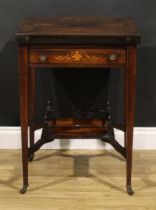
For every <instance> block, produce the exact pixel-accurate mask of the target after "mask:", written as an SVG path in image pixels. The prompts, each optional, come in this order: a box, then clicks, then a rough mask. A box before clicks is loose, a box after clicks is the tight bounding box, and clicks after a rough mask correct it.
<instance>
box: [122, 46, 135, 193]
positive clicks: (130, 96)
mask: <svg viewBox="0 0 156 210" xmlns="http://www.w3.org/2000/svg"><path fill="white" fill-rule="evenodd" d="M135 74H136V48H135V47H133V46H130V47H128V48H127V68H126V78H125V79H126V83H125V84H126V87H125V88H126V90H125V91H126V98H125V100H126V101H125V102H126V103H125V104H126V116H125V118H126V131H125V143H126V157H127V162H126V165H127V166H126V168H127V176H126V177H127V182H126V187H127V192H128V194H129V195H132V194H133V190H132V186H131V174H132V150H133V126H134V104H135Z"/></svg>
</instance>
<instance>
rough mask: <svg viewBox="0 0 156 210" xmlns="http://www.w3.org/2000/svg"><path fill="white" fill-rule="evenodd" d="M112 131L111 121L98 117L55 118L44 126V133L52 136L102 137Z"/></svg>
mask: <svg viewBox="0 0 156 210" xmlns="http://www.w3.org/2000/svg"><path fill="white" fill-rule="evenodd" d="M110 132H112V127H111V126H110V122H108V121H103V120H98V119H73V118H63V119H55V120H50V121H48V122H47V124H45V126H44V128H43V135H46V136H47V135H48V136H51V138H101V137H102V136H103V135H104V134H106V133H110Z"/></svg>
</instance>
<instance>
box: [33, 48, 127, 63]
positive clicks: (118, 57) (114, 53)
mask: <svg viewBox="0 0 156 210" xmlns="http://www.w3.org/2000/svg"><path fill="white" fill-rule="evenodd" d="M125 62H126V50H124V49H30V51H29V63H30V64H40V65H46V64H47V65H56V66H57V65H58V66H59V65H65V66H66V65H67V66H70V65H71V66H83V65H84V66H85V65H104V66H111V65H115V64H118V65H119V64H125Z"/></svg>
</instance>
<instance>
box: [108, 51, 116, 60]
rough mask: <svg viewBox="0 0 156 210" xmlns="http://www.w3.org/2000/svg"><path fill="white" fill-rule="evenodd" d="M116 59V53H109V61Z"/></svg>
mask: <svg viewBox="0 0 156 210" xmlns="http://www.w3.org/2000/svg"><path fill="white" fill-rule="evenodd" d="M116 59H117V55H116V54H114V53H113V54H110V55H109V60H110V61H115V60H116Z"/></svg>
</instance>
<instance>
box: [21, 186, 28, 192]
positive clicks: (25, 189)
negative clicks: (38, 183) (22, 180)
mask: <svg viewBox="0 0 156 210" xmlns="http://www.w3.org/2000/svg"><path fill="white" fill-rule="evenodd" d="M27 188H28V185H24V186H23V187H22V188H21V189H20V193H21V194H25V193H26V191H27Z"/></svg>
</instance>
